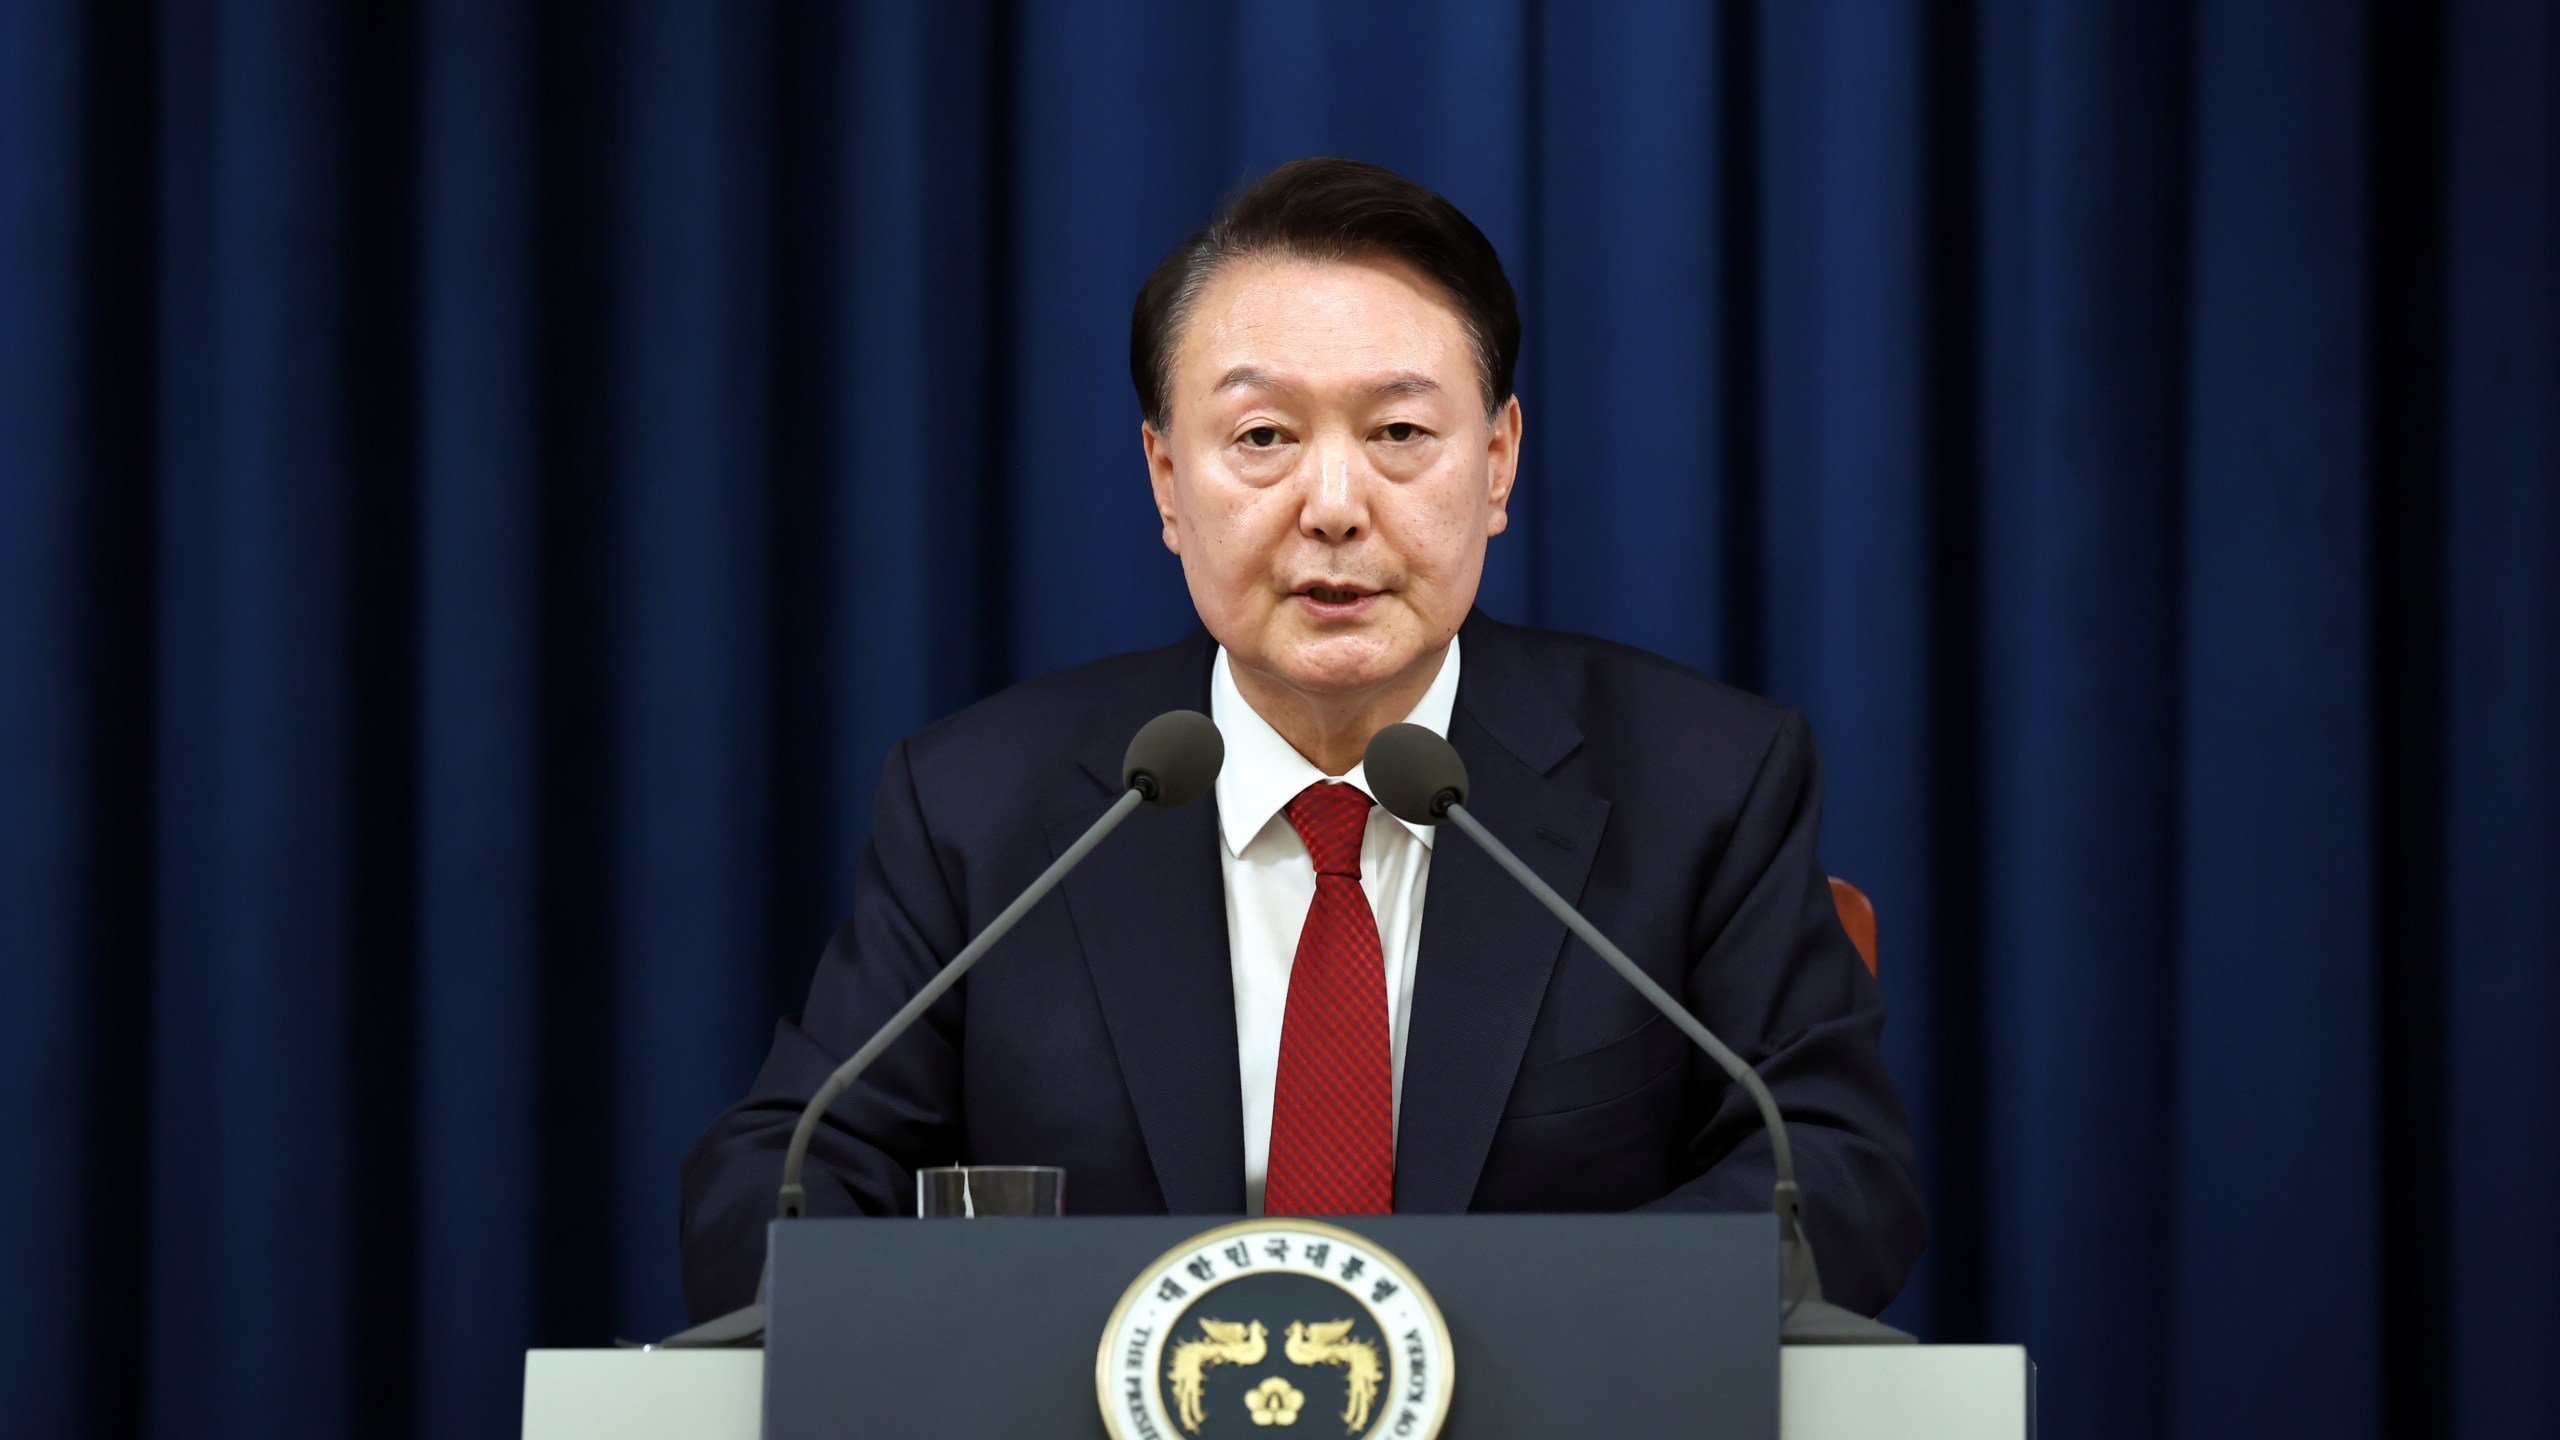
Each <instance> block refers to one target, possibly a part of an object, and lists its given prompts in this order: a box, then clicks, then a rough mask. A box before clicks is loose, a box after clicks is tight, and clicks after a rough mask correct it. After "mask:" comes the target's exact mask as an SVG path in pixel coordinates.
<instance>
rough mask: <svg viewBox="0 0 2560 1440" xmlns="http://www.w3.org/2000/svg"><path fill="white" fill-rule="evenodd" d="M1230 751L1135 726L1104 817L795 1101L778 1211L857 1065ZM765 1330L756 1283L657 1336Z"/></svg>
mask: <svg viewBox="0 0 2560 1440" xmlns="http://www.w3.org/2000/svg"><path fill="white" fill-rule="evenodd" d="M1226 753H1227V747H1226V741H1225V740H1224V739H1223V738H1221V737H1220V736H1219V734H1218V727H1217V725H1216V724H1215V723H1214V722H1212V721H1211V720H1210V719H1209V717H1208V716H1206V715H1203V714H1201V713H1200V712H1199V711H1197V710H1168V711H1166V712H1165V713H1164V714H1162V715H1159V716H1157V717H1156V718H1154V719H1153V720H1150V721H1148V722H1147V723H1146V724H1145V725H1143V726H1141V727H1139V730H1138V733H1137V735H1136V736H1135V737H1134V738H1132V739H1131V740H1130V742H1129V749H1128V752H1127V753H1126V754H1125V755H1124V756H1123V757H1122V759H1121V762H1120V779H1121V784H1122V787H1123V788H1122V790H1121V792H1120V798H1119V799H1117V800H1114V801H1112V802H1111V808H1110V809H1108V810H1105V811H1103V812H1102V816H1101V818H1100V819H1098V820H1095V821H1094V822H1093V824H1091V825H1089V826H1087V827H1086V828H1085V832H1084V833H1083V834H1082V835H1079V836H1077V837H1076V842H1075V843H1074V844H1073V845H1070V846H1068V847H1067V848H1066V850H1065V852H1064V853H1062V854H1061V855H1059V856H1058V858H1057V859H1056V860H1054V861H1052V862H1050V865H1049V868H1048V869H1046V870H1043V871H1041V872H1040V876H1039V878H1038V879H1036V880H1033V881H1032V882H1031V884H1030V885H1029V886H1028V887H1026V888H1025V889H1024V890H1023V892H1022V893H1021V894H1020V895H1017V896H1015V897H1014V900H1013V903H1012V904H1010V905H1007V906H1006V907H1004V909H1003V910H1002V911H1001V912H999V913H998V914H997V915H996V918H994V919H993V920H990V921H988V922H987V928H985V929H984V930H981V931H979V932H978V934H977V937H976V938H975V939H972V940H971V941H970V942H969V943H968V944H967V945H966V946H964V947H962V949H961V951H960V953H959V954H957V955H954V956H952V957H951V962H950V963H949V964H947V965H945V966H943V967H942V969H941V970H939V971H938V972H936V973H935V975H934V977H933V978H932V979H931V980H928V981H926V982H925V986H924V988H923V989H922V990H919V991H917V992H916V995H915V998H914V999H912V1000H909V1001H908V1002H907V1003H906V1004H905V1005H904V1006H902V1007H901V1008H900V1009H899V1011H898V1013H897V1014H895V1015H892V1016H890V1017H889V1022H888V1023H887V1024H885V1025H882V1026H881V1027H880V1028H879V1030H878V1031H877V1032H875V1033H874V1034H873V1035H872V1037H871V1038H870V1039H868V1040H865V1041H864V1042H862V1048H861V1049H859V1050H856V1051H854V1052H853V1054H852V1055H850V1056H848V1057H847V1058H846V1060H845V1062H844V1063H843V1064H841V1065H838V1066H837V1067H836V1068H835V1073H834V1074H832V1075H829V1076H828V1077H827V1083H825V1084H824V1085H821V1086H819V1087H818V1092H817V1093H816V1094H814V1095H812V1096H810V1097H809V1103H808V1104H806V1105H804V1106H802V1107H800V1122H799V1124H797V1125H795V1126H793V1127H792V1130H791V1147H790V1148H789V1149H788V1150H786V1151H784V1152H783V1156H782V1187H781V1190H780V1191H779V1193H778V1194H777V1196H776V1203H775V1210H776V1213H777V1214H778V1215H779V1216H780V1217H781V1218H782V1219H785V1220H797V1219H799V1218H800V1217H801V1216H802V1215H803V1214H805V1213H806V1212H807V1210H808V1203H809V1197H808V1190H807V1187H806V1186H804V1185H803V1184H802V1183H801V1181H802V1177H803V1175H804V1174H805V1173H806V1172H807V1170H808V1165H809V1144H810V1142H811V1141H812V1140H814V1139H815V1138H816V1137H817V1133H818V1124H819V1122H820V1121H821V1120H822V1119H823V1118H824V1117H825V1115H826V1113H827V1109H828V1107H829V1106H832V1105H834V1104H835V1102H836V1100H837V1099H838V1097H840V1096H842V1095H843V1094H844V1092H845V1091H847V1090H849V1089H851V1088H852V1087H853V1082H854V1081H856V1080H858V1079H860V1078H861V1077H862V1072H863V1071H865V1070H868V1069H870V1068H871V1062H873V1061H874V1060H877V1059H879V1058H880V1055H881V1052H883V1051H885V1050H887V1049H888V1048H889V1047H890V1046H891V1045H893V1044H895V1043H897V1039H898V1037H899V1036H901V1035H904V1034H906V1033H907V1031H908V1029H909V1028H910V1027H912V1026H913V1025H914V1024H915V1023H916V1021H918V1020H920V1019H922V1018H924V1013H925V1012H926V1011H927V1010H930V1009H932V1008H933V1005H934V1002H935V1001H937V1000H940V999H941V998H942V997H943V996H944V995H946V994H948V993H950V990H951V987H952V986H954V985H957V984H959V983H960V977H962V976H964V975H966V974H968V973H969V967H971V966H973V965H975V964H977V963H978V961H979V959H980V958H981V957H983V956H984V955H985V954H986V953H987V952H988V951H989V950H991V949H993V948H995V944H996V942H997V941H999V940H1002V939H1003V938H1004V937H1005V936H1006V934H1007V933H1009V932H1010V931H1011V930H1012V929H1013V927H1014V926H1015V925H1016V924H1018V923H1019V922H1020V921H1021V919H1022V917H1023V916H1025V915H1028V914H1030V913H1031V908H1032V907H1033V906H1035V905H1037V904H1039V903H1040V901H1041V900H1042V899H1043V898H1045V897H1046V896H1047V895H1048V893H1049V892H1050V891H1051V890H1054V889H1056V888H1057V887H1058V882H1059V881H1061V880H1064V879H1066V878H1067V872H1069V871H1071V870H1073V869H1075V868H1076V867H1077V866H1078V865H1081V864H1083V863H1084V857H1086V856H1087V855H1090V854H1092V853H1093V850H1094V847H1095V846H1097V845H1100V844H1101V843H1102V842H1103V840H1104V839H1105V838H1106V837H1108V836H1109V835H1110V834H1111V832H1112V831H1114V830H1116V829H1118V828H1119V827H1120V822H1121V821H1123V820H1126V819H1128V818H1129V816H1130V814H1131V813H1132V812H1134V811H1135V810H1137V808H1138V807H1139V806H1141V805H1145V806H1148V807H1150V808H1152V809H1157V810H1171V809H1174V808H1176V807H1178V806H1182V805H1188V804H1190V803H1191V802H1192V801H1194V800H1197V799H1199V798H1200V797H1201V796H1203V795H1205V794H1207V793H1209V789H1210V787H1211V786H1212V785H1214V784H1216V783H1217V779H1218V768H1219V767H1220V766H1221V765H1222V764H1224V763H1225V761H1226ZM763 1337H764V1295H763V1291H762V1288H761V1287H759V1289H758V1291H757V1296H756V1300H755V1303H753V1304H751V1305H748V1306H746V1307H744V1308H742V1309H739V1310H733V1311H731V1312H730V1313H728V1314H726V1315H722V1316H719V1317H718V1318H716V1319H713V1320H709V1321H706V1322H704V1323H703V1324H700V1325H697V1326H695V1327H693V1328H692V1329H690V1330H686V1331H683V1332H680V1333H678V1334H676V1335H671V1336H669V1337H668V1338H666V1339H664V1340H661V1341H659V1342H658V1344H659V1345H661V1346H670V1347H678V1348H693V1347H704V1346H733V1345H756V1344H761V1343H762V1341H763Z"/></svg>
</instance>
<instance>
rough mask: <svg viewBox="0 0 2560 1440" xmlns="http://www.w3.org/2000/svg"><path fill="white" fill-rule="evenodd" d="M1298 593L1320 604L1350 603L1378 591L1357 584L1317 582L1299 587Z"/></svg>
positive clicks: (1366, 597) (1354, 602) (1364, 598)
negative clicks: (1325, 583)
mask: <svg viewBox="0 0 2560 1440" xmlns="http://www.w3.org/2000/svg"><path fill="white" fill-rule="evenodd" d="M1298 593H1299V594H1301V595H1304V596H1306V597H1307V598H1308V599H1310V600H1313V601H1315V602H1316V603H1317V604H1320V605H1351V604H1356V603H1358V602H1359V601H1362V600H1366V599H1368V598H1369V597H1370V596H1372V595H1375V594H1377V593H1378V592H1377V591H1375V590H1365V589H1362V588H1361V587H1359V586H1357V585H1324V584H1317V585H1308V586H1304V587H1301V588H1300V589H1299V591H1298Z"/></svg>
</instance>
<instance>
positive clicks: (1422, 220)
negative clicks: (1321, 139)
mask: <svg viewBox="0 0 2560 1440" xmlns="http://www.w3.org/2000/svg"><path fill="white" fill-rule="evenodd" d="M1256 255H1287V256H1293V257H1296V258H1299V259H1304V260H1352V259H1362V258H1372V257H1379V256H1387V257H1392V258H1394V259H1398V260H1402V261H1404V262H1405V263H1406V264H1408V265H1411V266H1412V267H1413V268H1415V269H1416V270H1419V271H1421V272H1422V273H1423V274H1424V275H1426V276H1429V277H1430V278H1431V280H1432V281H1433V282H1434V283H1436V284H1438V285H1439V286H1440V288H1441V289H1442V290H1444V291H1446V292H1448V296H1449V300H1450V303H1451V304H1452V305H1454V306H1455V307H1456V308H1457V311H1458V318H1459V319H1460V320H1461V321H1462V322H1464V323H1465V325H1466V329H1467V339H1468V341H1469V342H1470V343H1471V344H1472V345H1473V346H1474V347H1475V352H1476V377H1477V379H1478V381H1479V382H1480V383H1481V384H1482V385H1483V387H1484V408H1485V411H1486V413H1488V414H1490V413H1492V412H1493V411H1496V410H1499V409H1501V408H1502V405H1503V402H1504V401H1506V400H1509V399H1510V398H1511V372H1512V370H1513V369H1514V367H1516V366H1517V365H1518V364H1519V362H1520V306H1519V302H1518V301H1517V300H1515V299H1514V298H1513V296H1512V294H1511V280H1510V277H1508V276H1506V275H1504V274H1503V273H1502V257H1501V256H1500V255H1497V254H1495V253H1494V249H1493V242H1492V241H1490V240H1487V239H1486V238H1484V232H1483V231H1481V230H1479V229H1477V228H1476V225H1475V222H1474V221H1472V220H1469V219H1468V218H1467V217H1466V215H1465V213H1464V212H1462V211H1460V210H1459V209H1458V207H1457V206H1455V205H1452V204H1450V203H1449V202H1448V201H1446V200H1443V199H1441V198H1440V197H1439V196H1438V195H1436V194H1434V193H1432V192H1431V191H1430V190H1429V189H1426V188H1425V187H1423V186H1421V185H1417V184H1415V183H1414V182H1413V181H1411V180H1408V179H1406V178H1405V177H1403V176H1402V175H1399V174H1397V173H1396V172H1394V171H1392V170H1389V169H1387V168H1385V167H1384V166H1379V165H1371V164H1368V163H1367V162H1365V161H1360V160H1338V159H1333V158H1329V157H1324V156H1315V157H1310V158H1308V159H1304V160H1292V161H1290V162H1289V163H1288V164H1286V165H1283V166H1281V167H1280V168H1279V169H1277V170H1274V171H1272V172H1271V173H1270V174H1268V175H1265V176H1263V177H1262V178H1261V179H1260V180H1257V181H1255V182H1254V183H1253V184H1252V186H1251V187H1249V188H1247V189H1246V190H1245V191H1244V192H1243V193H1242V194H1240V195H1237V196H1236V197H1235V198H1234V199H1233V200H1230V201H1228V202H1227V205H1226V208H1224V209H1222V210H1220V211H1219V212H1218V216H1217V218H1216V219H1214V220H1212V221H1210V222H1209V223H1208V225H1207V226H1205V227H1203V228H1202V229H1201V230H1199V231H1198V232H1196V233H1194V234H1193V235H1192V236H1191V238H1189V239H1187V240H1185V241H1183V242H1182V243H1181V244H1180V245H1177V246H1175V247H1174V249H1173V253H1172V254H1170V255H1167V256H1165V257H1164V261H1163V263H1161V264H1159V265H1157V266H1156V269H1155V273H1154V274H1152V275H1149V276H1148V277H1147V283H1146V284H1145V285H1142V286H1140V287H1139V289H1138V304H1137V309H1136V311H1135V312H1134V313H1133V314H1132V315H1131V316H1130V317H1129V380H1130V382H1131V383H1132V384H1134V385H1136V386H1137V387H1138V408H1139V410H1140V411H1141V412H1142V413H1143V414H1144V415H1145V416H1146V419H1147V423H1148V424H1150V425H1153V426H1155V427H1156V428H1157V429H1158V430H1162V429H1163V428H1164V427H1165V422H1166V420H1167V418H1168V417H1169V415H1170V413H1171V410H1172V399H1171V396H1170V394H1169V393H1168V392H1170V391H1171V389H1172V388H1173V344H1174V338H1175V336H1177V335H1178V334H1180V333H1181V330H1182V323H1183V321H1184V320H1185V319H1187V318H1189V316H1190V313H1191V306H1192V303H1193V302H1194V301H1196V300H1198V299H1199V298H1200V292H1201V291H1202V290H1203V289H1205V288H1207V286H1208V284H1209V279H1210V277H1211V276H1213V275H1215V274H1217V273H1218V271H1219V270H1221V269H1223V268H1225V267H1226V266H1227V265H1228V264H1230V263H1231V262H1233V261H1237V260H1242V259H1246V258H1248V257H1251V256H1256Z"/></svg>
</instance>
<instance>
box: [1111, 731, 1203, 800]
mask: <svg viewBox="0 0 2560 1440" xmlns="http://www.w3.org/2000/svg"><path fill="white" fill-rule="evenodd" d="M1226 761H1227V742H1226V737H1224V736H1222V735H1220V734H1219V733H1218V727H1217V724H1216V722H1214V721H1212V720H1211V719H1210V718H1209V717H1208V716H1206V715H1203V714H1201V713H1200V712H1199V711H1197V710H1167V711H1166V712H1164V713H1163V714H1161V715H1159V716H1157V717H1156V718H1154V719H1153V720H1150V721H1148V722H1147V723H1146V724H1144V725H1142V726H1139V727H1138V734H1137V737H1136V738H1135V739H1133V740H1131V741H1130V742H1129V753H1128V754H1127V755H1126V756H1125V757H1123V758H1122V759H1121V761H1120V783H1121V784H1123V785H1127V786H1130V787H1131V788H1134V789H1136V790H1138V791H1140V792H1141V793H1143V794H1145V795H1146V797H1147V804H1148V805H1149V806H1151V807H1153V808H1155V809H1158V810H1171V809H1174V808H1176V807H1178V806H1183V805H1188V804H1190V803H1191V802H1192V801H1194V800H1197V799H1199V798H1200V797H1201V796H1203V795H1206V794H1208V793H1209V787H1210V786H1212V785H1214V784H1216V783H1217V781H1218V767H1219V766H1221V765H1223V764H1225V763H1226ZM1141 777H1143V778H1144V779H1145V781H1146V782H1147V783H1145V784H1140V783H1139V781H1140V779H1141Z"/></svg>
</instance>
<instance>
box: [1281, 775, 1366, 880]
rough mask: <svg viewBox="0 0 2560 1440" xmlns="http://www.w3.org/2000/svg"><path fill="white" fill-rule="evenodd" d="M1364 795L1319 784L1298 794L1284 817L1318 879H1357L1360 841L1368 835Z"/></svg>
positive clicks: (1323, 782) (1349, 788) (1328, 783)
mask: <svg viewBox="0 0 2560 1440" xmlns="http://www.w3.org/2000/svg"><path fill="white" fill-rule="evenodd" d="M1371 803H1372V802H1371V801H1370V799H1369V797H1368V795H1367V794H1365V793H1364V792H1362V790H1361V789H1360V787H1359V786H1357V785H1343V784H1338V783H1335V782H1333V781H1330V780H1319V781H1317V782H1316V783H1315V784H1313V785H1310V786H1308V787H1307V788H1306V789H1304V790H1301V791H1299V792H1298V794H1297V798H1295V799H1293V800H1291V801H1290V802H1289V804H1288V808H1287V810H1286V812H1285V813H1286V814H1287V815H1288V817H1289V824H1290V826H1291V827H1292V828H1293V829H1295V830H1296V831H1297V832H1298V838H1299V839H1301V840H1304V841H1305V842H1307V856H1308V858H1309V859H1311V860H1313V861H1315V864H1316V873H1317V874H1318V875H1340V876H1344V877H1346V878H1349V879H1352V880H1357V879H1359V878H1360V841H1361V839H1362V837H1364V836H1366V835H1367V834H1368V833H1369V806H1370V804H1371Z"/></svg>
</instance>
